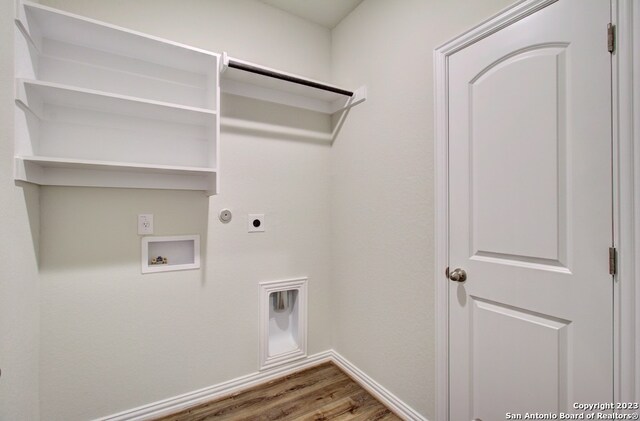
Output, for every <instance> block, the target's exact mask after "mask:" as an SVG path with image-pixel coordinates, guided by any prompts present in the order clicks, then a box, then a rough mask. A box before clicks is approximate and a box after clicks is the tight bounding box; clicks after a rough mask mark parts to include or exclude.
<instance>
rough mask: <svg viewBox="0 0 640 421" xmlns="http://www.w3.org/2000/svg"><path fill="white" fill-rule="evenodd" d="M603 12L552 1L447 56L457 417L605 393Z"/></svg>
mask: <svg viewBox="0 0 640 421" xmlns="http://www.w3.org/2000/svg"><path fill="white" fill-rule="evenodd" d="M609 21H610V2H609V1H606V0H559V1H557V2H555V3H552V4H549V5H547V6H545V7H543V8H542V9H540V10H538V11H536V12H535V13H532V14H530V15H529V16H527V17H524V18H523V19H521V20H518V21H517V22H515V23H511V24H509V25H508V26H506V27H504V28H502V29H500V30H499V31H497V32H494V33H493V34H491V35H489V36H488V37H485V38H483V39H481V40H480V41H477V42H475V43H473V44H471V45H470V46H467V47H465V48H463V49H462V50H460V51H458V52H456V53H454V54H452V55H451V56H450V57H449V62H448V65H449V70H448V72H449V73H448V81H449V82H448V83H449V84H448V89H449V92H448V98H449V123H448V124H449V224H450V226H449V247H450V249H449V265H450V269H449V276H450V280H449V281H448V282H449V361H450V367H449V373H450V377H449V384H450V394H449V398H450V399H449V411H450V420H451V421H461V420H474V419H479V420H483V421H497V420H504V419H507V413H514V414H523V415H524V414H525V413H526V412H529V413H536V412H537V413H559V412H565V413H567V412H576V411H575V410H574V409H573V405H574V403H594V402H610V401H611V400H612V397H613V345H612V341H613V282H612V281H613V280H612V275H610V273H609V261H608V257H609V247H611V245H612V218H613V216H612V187H611V183H612V176H611V171H612V170H611V162H612V156H611V144H612V143H611V127H612V122H611V55H610V53H609V52H608V50H607V24H608V23H609ZM464 275H466V280H464ZM512 419H513V418H512Z"/></svg>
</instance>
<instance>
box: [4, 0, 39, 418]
mask: <svg viewBox="0 0 640 421" xmlns="http://www.w3.org/2000/svg"><path fill="white" fill-rule="evenodd" d="M13 16H14V13H13V1H11V0H2V1H0V239H2V241H0V256H1V257H2V266H0V267H1V269H0V369H1V370H2V376H1V377H0V420H3V421H4V420H7V421H9V420H37V419H38V322H39V316H38V266H37V244H38V241H37V238H38V225H39V217H38V212H39V207H38V188H37V187H35V186H31V185H24V186H16V185H15V184H14V182H13V107H14V103H13V98H14V95H13V86H14V79H13Z"/></svg>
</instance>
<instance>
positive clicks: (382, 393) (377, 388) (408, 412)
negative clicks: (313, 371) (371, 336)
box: [330, 350, 429, 421]
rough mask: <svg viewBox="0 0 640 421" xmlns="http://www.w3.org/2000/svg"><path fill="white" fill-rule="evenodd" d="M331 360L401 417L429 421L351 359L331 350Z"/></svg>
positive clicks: (408, 419) (408, 420)
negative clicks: (352, 362)
mask: <svg viewBox="0 0 640 421" xmlns="http://www.w3.org/2000/svg"><path fill="white" fill-rule="evenodd" d="M330 352H331V361H332V362H333V363H334V364H335V365H337V366H338V367H340V368H341V369H342V370H343V371H344V372H345V373H347V374H348V375H349V376H350V377H351V378H352V379H353V380H355V381H356V382H357V383H358V384H359V385H360V386H362V388H363V389H365V390H366V391H367V392H369V393H371V394H372V395H373V396H374V397H375V398H376V399H378V400H379V401H380V402H382V403H383V404H384V405H385V406H386V407H387V408H389V409H391V410H392V411H393V412H395V414H396V415H398V416H399V417H400V418H402V419H403V420H406V421H429V420H427V419H426V418H425V417H423V416H422V415H420V414H419V413H418V412H417V411H416V410H415V409H413V408H411V407H410V406H409V405H407V404H406V403H404V402H403V401H402V400H400V398H398V397H397V396H396V395H394V394H393V393H391V392H389V391H388V390H387V389H385V388H384V387H382V385H380V383H378V382H376V381H375V380H373V379H372V378H371V377H369V376H367V375H366V374H365V373H364V372H363V371H362V370H360V369H359V368H358V367H356V366H355V365H353V364H351V362H349V360H347V359H346V358H344V357H343V356H342V355H340V354H338V353H337V352H335V351H334V350H331V351H330Z"/></svg>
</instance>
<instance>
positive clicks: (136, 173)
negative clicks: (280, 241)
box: [14, 156, 216, 194]
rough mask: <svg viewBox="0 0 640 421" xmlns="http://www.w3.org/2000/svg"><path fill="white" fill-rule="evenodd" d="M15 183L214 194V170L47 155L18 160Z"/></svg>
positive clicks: (16, 161)
mask: <svg viewBox="0 0 640 421" xmlns="http://www.w3.org/2000/svg"><path fill="white" fill-rule="evenodd" d="M14 178H15V179H16V180H22V181H27V182H30V183H34V184H39V185H45V186H83V187H122V188H146V189H175V190H203V191H206V192H207V193H208V194H215V186H216V170H215V169H213V168H202V167H185V166H173V165H151V164H144V163H131V162H113V161H93V160H83V159H67V158H57V157H46V156H19V157H16V158H15V173H14Z"/></svg>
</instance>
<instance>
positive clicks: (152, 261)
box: [141, 235, 200, 273]
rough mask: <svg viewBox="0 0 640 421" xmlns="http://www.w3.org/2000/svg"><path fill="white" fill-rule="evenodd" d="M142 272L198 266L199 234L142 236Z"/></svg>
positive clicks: (196, 267)
mask: <svg viewBox="0 0 640 421" xmlns="http://www.w3.org/2000/svg"><path fill="white" fill-rule="evenodd" d="M141 256H142V258H141V266H142V273H154V272H170V271H174V270H188V269H199V268H200V236H199V235H174V236H170V237H143V238H142V253H141Z"/></svg>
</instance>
